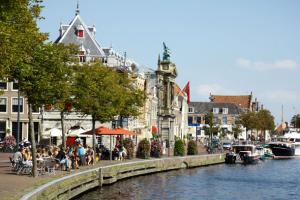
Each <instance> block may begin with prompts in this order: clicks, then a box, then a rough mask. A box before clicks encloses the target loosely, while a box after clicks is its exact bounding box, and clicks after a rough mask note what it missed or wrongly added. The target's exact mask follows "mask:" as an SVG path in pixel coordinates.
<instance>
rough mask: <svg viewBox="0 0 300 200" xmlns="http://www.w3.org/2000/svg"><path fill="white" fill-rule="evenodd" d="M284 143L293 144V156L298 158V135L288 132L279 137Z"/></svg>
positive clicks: (299, 153) (299, 142)
mask: <svg viewBox="0 0 300 200" xmlns="http://www.w3.org/2000/svg"><path fill="white" fill-rule="evenodd" d="M281 138H282V139H285V140H286V142H290V143H293V144H294V145H295V156H300V133H298V132H288V133H286V134H284V136H282V137H281Z"/></svg>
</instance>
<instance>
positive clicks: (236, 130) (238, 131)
mask: <svg viewBox="0 0 300 200" xmlns="http://www.w3.org/2000/svg"><path fill="white" fill-rule="evenodd" d="M232 132H233V136H234V138H235V139H238V137H239V135H240V134H241V133H242V132H243V130H242V127H241V124H237V123H236V124H234V125H233V127H232Z"/></svg>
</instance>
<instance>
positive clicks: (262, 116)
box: [257, 109, 275, 141]
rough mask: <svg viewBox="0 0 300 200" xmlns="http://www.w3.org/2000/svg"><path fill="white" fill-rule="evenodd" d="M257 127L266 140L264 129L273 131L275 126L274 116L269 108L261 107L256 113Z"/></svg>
mask: <svg viewBox="0 0 300 200" xmlns="http://www.w3.org/2000/svg"><path fill="white" fill-rule="evenodd" d="M257 120H258V121H257V129H258V130H261V131H263V134H264V140H265V141H266V130H269V131H273V130H274V128H275V123H274V117H273V116H272V114H271V112H270V111H269V110H266V109H263V110H260V111H259V112H258V113H257Z"/></svg>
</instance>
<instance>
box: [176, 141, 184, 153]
mask: <svg viewBox="0 0 300 200" xmlns="http://www.w3.org/2000/svg"><path fill="white" fill-rule="evenodd" d="M184 153H185V152H184V143H183V141H182V140H180V139H179V140H176V141H175V147H174V156H184Z"/></svg>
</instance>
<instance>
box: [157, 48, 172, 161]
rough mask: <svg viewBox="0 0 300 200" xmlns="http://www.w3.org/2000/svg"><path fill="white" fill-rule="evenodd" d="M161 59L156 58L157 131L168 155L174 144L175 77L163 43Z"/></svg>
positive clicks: (167, 49)
mask: <svg viewBox="0 0 300 200" xmlns="http://www.w3.org/2000/svg"><path fill="white" fill-rule="evenodd" d="M163 46H164V52H163V59H162V60H161V59H160V56H159V58H158V63H157V70H156V81H157V97H158V111H157V117H158V131H159V134H160V135H161V137H162V140H163V141H166V144H167V145H166V147H167V148H168V155H170V151H171V150H170V149H173V146H174V122H175V113H174V85H175V78H176V77H177V71H176V65H175V64H174V63H172V62H171V61H170V50H169V48H168V47H167V46H166V44H165V43H163Z"/></svg>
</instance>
